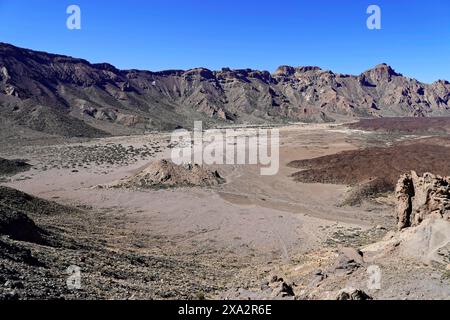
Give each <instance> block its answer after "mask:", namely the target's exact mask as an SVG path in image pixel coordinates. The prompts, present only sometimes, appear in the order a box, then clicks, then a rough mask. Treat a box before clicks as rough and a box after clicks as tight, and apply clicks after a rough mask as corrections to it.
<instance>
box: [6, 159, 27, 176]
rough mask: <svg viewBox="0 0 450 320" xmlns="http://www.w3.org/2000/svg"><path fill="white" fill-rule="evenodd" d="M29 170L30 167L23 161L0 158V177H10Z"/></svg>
mask: <svg viewBox="0 0 450 320" xmlns="http://www.w3.org/2000/svg"><path fill="white" fill-rule="evenodd" d="M28 169H30V165H29V164H28V163H26V162H25V161H23V160H17V159H15V160H8V159H3V158H0V175H11V174H16V173H19V172H22V171H27V170H28Z"/></svg>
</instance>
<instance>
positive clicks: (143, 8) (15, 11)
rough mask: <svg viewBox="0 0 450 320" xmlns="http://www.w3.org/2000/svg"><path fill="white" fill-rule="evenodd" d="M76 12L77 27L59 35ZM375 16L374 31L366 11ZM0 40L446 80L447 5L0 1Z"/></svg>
mask: <svg viewBox="0 0 450 320" xmlns="http://www.w3.org/2000/svg"><path fill="white" fill-rule="evenodd" d="M70 4H77V5H79V6H80V8H81V13H82V17H81V18H82V22H81V23H82V24H81V26H82V29H81V30H68V29H67V28H66V19H67V17H68V15H67V14H66V8H67V6H68V5H70ZM370 4H377V5H379V6H380V7H381V10H382V16H381V18H382V20H381V21H382V29H381V30H369V29H367V27H366V19H367V17H368V15H367V14H366V9H367V7H368V6H369V5H370ZM0 41H2V42H7V43H12V44H14V45H17V46H21V47H27V48H32V49H36V50H43V51H48V52H52V53H61V54H67V55H71V56H75V57H81V58H85V59H87V60H89V61H92V62H109V63H112V64H113V65H115V66H117V67H119V68H121V69H128V68H138V69H147V70H153V71H157V70H163V69H189V68H193V67H198V66H203V67H207V68H210V69H220V68H222V67H231V68H255V69H263V70H269V71H273V70H275V69H276V68H277V66H279V65H284V64H286V65H293V66H300V65H317V66H320V67H322V68H326V69H331V70H333V71H336V72H342V73H351V74H359V73H360V72H362V71H364V70H366V69H368V68H371V67H372V66H374V65H376V64H378V63H381V62H386V63H388V64H390V65H392V66H393V67H394V68H395V69H396V70H397V71H399V72H401V73H403V74H405V75H407V76H411V77H415V78H418V79H419V80H421V81H425V82H432V81H435V80H437V79H448V80H450V1H448V0H441V1H439V0H427V1H423V0H422V1H419V0H383V1H381V0H370V1H365V0H334V1H332V0H277V1H275V0H273V1H264V0H240V1H238V0H147V1H144V0H127V1H115V0H111V1H106V0H71V1H66V0H0Z"/></svg>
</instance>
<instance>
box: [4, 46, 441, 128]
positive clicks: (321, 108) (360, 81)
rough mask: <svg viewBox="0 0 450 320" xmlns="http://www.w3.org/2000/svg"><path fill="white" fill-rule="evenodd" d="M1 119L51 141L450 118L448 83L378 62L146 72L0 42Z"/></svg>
mask: <svg viewBox="0 0 450 320" xmlns="http://www.w3.org/2000/svg"><path fill="white" fill-rule="evenodd" d="M0 102H1V108H0V116H1V117H3V118H6V119H8V120H9V121H11V122H13V123H15V124H19V125H23V126H26V127H29V128H32V129H34V130H37V131H42V132H46V133H52V134H62V135H68V136H74V135H88V136H95V135H102V134H104V133H105V132H107V133H112V134H115V132H116V131H117V130H115V129H118V128H120V129H123V128H129V129H130V130H131V129H136V130H146V129H173V128H175V127H178V126H185V127H189V126H192V122H193V121H194V119H195V120H203V121H204V122H205V124H207V125H208V124H209V125H214V124H218V123H221V124H224V123H267V122H269V123H280V122H285V121H299V120H300V121H314V122H324V121H335V120H348V119H354V118H358V117H380V116H415V117H422V116H439V115H449V114H450V111H449V109H450V83H448V82H446V81H438V82H435V83H433V84H424V83H421V82H419V81H417V80H415V79H410V78H407V77H404V76H402V75H401V74H399V73H397V72H395V71H394V70H393V69H392V68H391V67H390V66H388V65H386V64H381V65H378V66H376V67H375V68H373V69H370V70H368V71H366V72H364V73H362V74H361V75H358V76H352V75H343V74H335V73H333V72H331V71H327V70H322V69H320V68H319V67H291V66H281V67H279V68H278V69H277V70H276V71H275V72H274V73H273V74H271V73H269V72H267V71H258V70H251V69H243V70H231V69H229V68H223V69H222V70H220V71H211V70H208V69H205V68H196V69H192V70H187V71H182V70H169V71H161V72H149V71H141V70H118V69H117V68H115V67H114V66H112V65H110V64H107V63H102V64H91V63H89V62H88V61H85V60H82V59H76V58H71V57H67V56H61V55H54V54H48V53H44V52H36V51H32V50H27V49H21V48H17V47H14V46H12V45H8V44H0Z"/></svg>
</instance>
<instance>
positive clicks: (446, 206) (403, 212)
mask: <svg viewBox="0 0 450 320" xmlns="http://www.w3.org/2000/svg"><path fill="white" fill-rule="evenodd" d="M395 194H396V198H397V207H396V214H397V220H398V229H399V230H401V229H404V228H407V227H413V226H417V225H419V224H420V223H421V222H422V221H423V220H424V219H425V218H426V216H428V215H434V216H436V217H441V218H444V219H447V220H449V219H450V177H440V176H437V175H434V174H431V173H425V174H424V175H423V176H418V175H417V174H416V172H414V171H412V172H411V173H408V174H403V175H402V176H401V177H400V179H399V181H398V183H397V186H396V188H395Z"/></svg>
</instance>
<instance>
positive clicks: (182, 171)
mask: <svg viewBox="0 0 450 320" xmlns="http://www.w3.org/2000/svg"><path fill="white" fill-rule="evenodd" d="M224 181H225V180H224V179H223V178H222V177H221V176H220V174H219V173H218V172H217V171H211V170H208V169H205V168H203V167H201V166H199V165H198V164H184V165H176V164H174V163H173V162H171V161H168V160H160V161H156V162H153V163H151V164H150V165H149V166H148V167H147V168H145V169H144V170H142V171H140V172H138V173H137V174H135V175H134V176H132V177H129V178H125V179H122V180H119V181H117V182H115V183H113V184H111V185H109V186H108V187H110V188H130V189H163V188H177V187H194V186H196V187H210V186H215V185H218V184H220V183H223V182H224Z"/></svg>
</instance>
